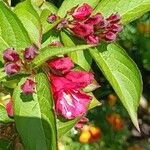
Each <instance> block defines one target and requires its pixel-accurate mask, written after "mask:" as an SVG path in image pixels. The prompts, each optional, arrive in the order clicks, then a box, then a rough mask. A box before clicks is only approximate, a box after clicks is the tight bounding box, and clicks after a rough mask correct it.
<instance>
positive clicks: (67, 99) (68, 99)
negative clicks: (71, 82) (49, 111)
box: [54, 90, 92, 119]
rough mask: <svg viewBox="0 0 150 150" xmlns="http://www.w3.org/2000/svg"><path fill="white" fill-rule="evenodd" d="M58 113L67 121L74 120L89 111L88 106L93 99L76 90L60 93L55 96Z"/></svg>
mask: <svg viewBox="0 0 150 150" xmlns="http://www.w3.org/2000/svg"><path fill="white" fill-rule="evenodd" d="M54 97H55V100H56V105H55V107H56V113H57V114H61V115H62V116H63V117H64V118H66V119H74V118H75V117H77V116H81V115H83V114H84V113H85V112H86V111H87V105H88V103H89V102H90V101H91V99H92V97H91V96H89V95H87V94H85V93H83V92H81V91H76V90H67V91H60V92H58V93H57V94H56V95H55V96H54Z"/></svg>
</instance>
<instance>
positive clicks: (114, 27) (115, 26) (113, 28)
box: [107, 24, 122, 33]
mask: <svg viewBox="0 0 150 150" xmlns="http://www.w3.org/2000/svg"><path fill="white" fill-rule="evenodd" d="M107 29H108V30H109V31H112V32H114V33H118V32H121V31H122V26H121V25H120V24H112V25H111V26H110V27H108V28H107Z"/></svg>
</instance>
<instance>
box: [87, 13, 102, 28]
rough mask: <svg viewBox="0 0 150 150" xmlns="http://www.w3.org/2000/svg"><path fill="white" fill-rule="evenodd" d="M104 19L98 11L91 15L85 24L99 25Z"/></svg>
mask: <svg viewBox="0 0 150 150" xmlns="http://www.w3.org/2000/svg"><path fill="white" fill-rule="evenodd" d="M102 19H103V16H102V14H101V13H97V14H96V15H94V16H92V17H89V18H88V19H87V20H86V21H85V24H89V25H97V24H98V23H100V21H101V20H102Z"/></svg>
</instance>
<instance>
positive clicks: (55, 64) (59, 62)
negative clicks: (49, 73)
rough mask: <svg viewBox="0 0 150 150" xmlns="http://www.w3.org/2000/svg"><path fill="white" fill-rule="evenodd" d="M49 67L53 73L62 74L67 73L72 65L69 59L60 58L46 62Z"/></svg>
mask: <svg viewBox="0 0 150 150" xmlns="http://www.w3.org/2000/svg"><path fill="white" fill-rule="evenodd" d="M47 63H48V65H49V67H50V68H52V69H53V70H55V71H59V72H60V73H62V74H65V73H67V72H69V71H70V70H71V69H72V68H73V67H74V64H73V62H72V60H71V59H70V58H69V57H60V58H56V59H53V60H50V61H48V62H47Z"/></svg>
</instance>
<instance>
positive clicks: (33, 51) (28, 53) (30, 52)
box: [24, 45, 38, 61]
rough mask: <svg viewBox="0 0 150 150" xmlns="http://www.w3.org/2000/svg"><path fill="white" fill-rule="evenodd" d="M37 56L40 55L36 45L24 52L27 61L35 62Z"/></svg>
mask: <svg viewBox="0 0 150 150" xmlns="http://www.w3.org/2000/svg"><path fill="white" fill-rule="evenodd" d="M37 54H38V49H37V47H36V46H34V45H32V46H30V47H28V48H26V49H25V50H24V58H25V59H26V60H27V61H30V60H33V59H34V58H35V56H36V55H37Z"/></svg>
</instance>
